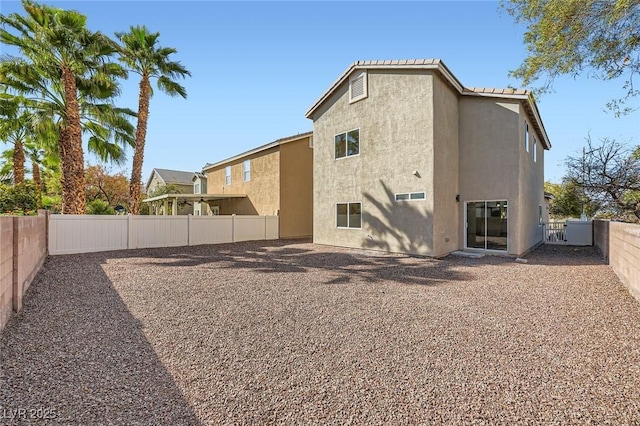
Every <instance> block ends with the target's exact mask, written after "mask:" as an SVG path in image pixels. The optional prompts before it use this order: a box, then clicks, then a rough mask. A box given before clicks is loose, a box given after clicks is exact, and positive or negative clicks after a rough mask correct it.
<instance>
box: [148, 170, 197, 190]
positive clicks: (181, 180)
mask: <svg viewBox="0 0 640 426" xmlns="http://www.w3.org/2000/svg"><path fill="white" fill-rule="evenodd" d="M154 173H157V174H158V176H160V178H161V179H162V180H163V181H164V183H165V184H168V183H173V184H176V185H192V184H193V182H192V180H191V179H193V176H195V172H183V171H181V170H169V169H153V170H152V171H151V175H150V176H149V179H148V180H147V188H148V187H149V184H150V183H151V179H153V174H154Z"/></svg>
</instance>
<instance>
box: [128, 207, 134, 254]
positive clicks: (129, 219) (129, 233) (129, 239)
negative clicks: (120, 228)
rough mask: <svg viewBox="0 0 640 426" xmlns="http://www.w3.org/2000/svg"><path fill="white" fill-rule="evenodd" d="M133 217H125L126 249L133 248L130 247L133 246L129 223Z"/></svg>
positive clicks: (131, 230)
mask: <svg viewBox="0 0 640 426" xmlns="http://www.w3.org/2000/svg"><path fill="white" fill-rule="evenodd" d="M132 217H133V215H127V248H128V249H130V248H133V247H131V246H132V245H133V229H132V226H131V222H132V220H133V219H131V218H132Z"/></svg>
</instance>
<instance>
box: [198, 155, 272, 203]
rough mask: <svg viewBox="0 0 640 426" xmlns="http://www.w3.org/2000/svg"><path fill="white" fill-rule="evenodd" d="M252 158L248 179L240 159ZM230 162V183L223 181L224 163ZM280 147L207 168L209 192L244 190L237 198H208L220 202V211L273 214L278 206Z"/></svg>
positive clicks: (225, 192) (220, 192)
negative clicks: (247, 180)
mask: <svg viewBox="0 0 640 426" xmlns="http://www.w3.org/2000/svg"><path fill="white" fill-rule="evenodd" d="M246 159H250V160H251V180H250V181H249V182H244V181H243V180H242V179H243V177H242V163H243V161H244V160H246ZM227 165H230V166H231V185H225V167H226V166H227ZM279 169H280V151H279V148H278V147H277V146H276V147H273V148H270V149H268V150H264V151H260V152H258V153H255V154H253V155H251V156H248V157H243V158H241V159H238V160H236V161H234V162H231V163H227V164H225V165H221V166H218V167H216V168H213V169H211V170H207V171H206V175H207V193H208V194H246V195H247V198H236V199H229V200H219V201H211V202H209V205H210V206H219V207H220V214H222V215H228V214H240V215H256V214H257V215H268V216H271V215H276V214H278V209H279V208H280V196H279V193H280V191H279V187H280V177H279V176H280V173H279V171H280V170H279Z"/></svg>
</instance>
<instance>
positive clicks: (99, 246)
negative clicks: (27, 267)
mask: <svg viewBox="0 0 640 426" xmlns="http://www.w3.org/2000/svg"><path fill="white" fill-rule="evenodd" d="M278 236H279V220H278V216H236V215H232V216H191V215H189V216H131V215H129V216H92V215H86V216H85V215H83V216H76V215H50V216H49V254H52V255H55V254H74V253H89V252H96V251H109V250H125V249H135V248H151V247H179V246H195V245H201V244H220V243H233V242H237V241H250V240H277V239H278Z"/></svg>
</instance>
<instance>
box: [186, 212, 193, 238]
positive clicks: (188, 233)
mask: <svg viewBox="0 0 640 426" xmlns="http://www.w3.org/2000/svg"><path fill="white" fill-rule="evenodd" d="M191 217H192V216H191V215H190V214H189V215H187V245H188V246H190V245H191Z"/></svg>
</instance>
